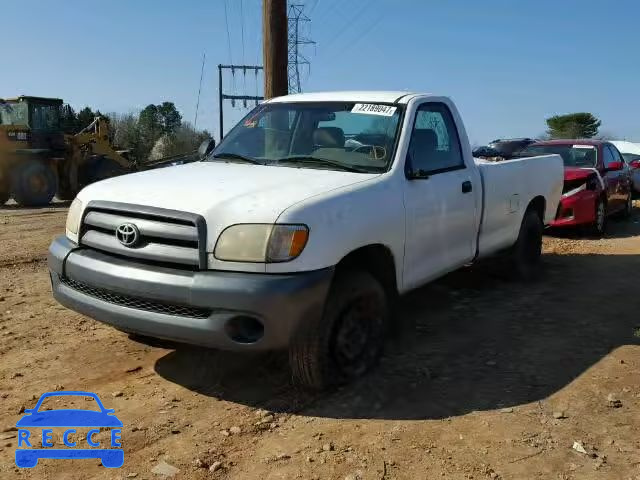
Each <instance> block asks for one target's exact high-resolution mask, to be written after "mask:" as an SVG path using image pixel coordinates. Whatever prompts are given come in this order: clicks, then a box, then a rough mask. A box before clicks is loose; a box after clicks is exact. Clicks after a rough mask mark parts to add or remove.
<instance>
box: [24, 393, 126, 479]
mask: <svg viewBox="0 0 640 480" xmlns="http://www.w3.org/2000/svg"><path fill="white" fill-rule="evenodd" d="M56 396H78V397H84V398H92V399H93V400H95V402H96V404H97V406H98V407H99V408H100V411H95V410H83V409H60V410H43V411H39V409H40V407H41V405H42V402H43V401H44V400H45V399H47V398H49V397H56ZM114 412H115V410H113V409H108V408H104V405H103V404H102V402H101V401H100V398H99V397H98V396H97V395H96V394H95V393H91V392H76V391H68V392H48V393H45V394H43V395H42V396H41V397H40V399H39V400H38V403H37V404H36V406H35V407H34V408H32V409H28V410H25V415H24V416H23V417H22V418H21V419H20V420H18V423H16V427H18V448H17V449H16V465H17V466H18V467H20V468H33V467H35V466H36V465H37V464H38V460H39V459H41V458H55V459H86V458H99V459H100V460H101V461H102V465H103V466H105V467H107V468H119V467H121V466H122V465H123V463H124V451H123V449H122V445H121V444H120V433H121V428H122V422H121V421H120V420H119V419H118V417H116V416H115V415H114ZM100 427H106V428H109V429H110V430H111V442H110V446H111V448H100V447H102V445H101V444H100V442H98V441H96V439H95V438H94V436H95V435H97V434H98V433H100ZM34 428H37V429H42V439H41V440H42V441H41V447H42V448H38V447H39V445H38V443H39V442H38V441H39V438H38V437H37V436H36V435H35V432H34V431H33V430H30V429H34ZM52 428H64V429H65V430H64V433H63V435H62V438H63V443H64V445H65V447H67V448H53V447H54V445H53V443H52V434H53V430H52ZM76 428H89V429H90V430H89V431H88V432H87V434H86V444H87V446H88V447H92V448H80V447H81V445H78V444H79V443H81V442H79V441H76V442H72V441H71V440H70V438H69V436H70V435H72V434H76V433H77V431H76ZM26 447H28V448H26Z"/></svg>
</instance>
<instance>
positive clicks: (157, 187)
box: [78, 162, 378, 240]
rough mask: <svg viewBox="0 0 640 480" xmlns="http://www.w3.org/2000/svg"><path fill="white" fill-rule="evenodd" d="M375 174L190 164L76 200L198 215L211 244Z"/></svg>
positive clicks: (99, 188)
mask: <svg viewBox="0 0 640 480" xmlns="http://www.w3.org/2000/svg"><path fill="white" fill-rule="evenodd" d="M377 176H378V174H364V173H352V172H342V171H336V170H320V169H311V168H291V167H289V166H287V167H275V166H262V165H250V164H241V163H224V162H195V163H190V164H187V165H179V166H174V167H167V168H159V169H155V170H149V171H146V172H139V173H132V174H128V175H123V176H121V177H115V178H110V179H107V180H103V181H101V182H97V183H94V184H92V185H89V186H88V187H86V188H85V189H83V190H82V192H80V194H79V195H78V198H79V199H80V201H82V203H83V204H84V205H85V206H86V204H87V203H88V202H90V201H92V200H104V201H112V202H121V203H131V204H134V205H146V206H152V207H159V208H168V209H173V210H180V211H184V212H192V213H196V214H199V215H202V216H203V217H204V218H205V220H206V221H207V225H208V229H209V235H208V237H209V238H213V239H214V240H215V238H216V236H214V235H211V234H217V233H218V231H221V230H222V229H224V228H225V227H227V226H229V225H232V224H235V223H274V222H275V221H276V220H277V219H278V217H279V216H280V214H281V213H282V212H283V211H284V210H285V209H287V208H288V207H290V206H292V205H294V204H296V203H298V202H301V201H303V200H306V199H308V198H310V197H312V196H314V195H318V194H322V193H325V192H328V191H330V190H334V189H336V188H341V187H345V186H348V185H351V184H354V183H359V182H363V181H366V180H369V179H371V178H375V177H377Z"/></svg>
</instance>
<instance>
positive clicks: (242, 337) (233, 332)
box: [225, 316, 264, 343]
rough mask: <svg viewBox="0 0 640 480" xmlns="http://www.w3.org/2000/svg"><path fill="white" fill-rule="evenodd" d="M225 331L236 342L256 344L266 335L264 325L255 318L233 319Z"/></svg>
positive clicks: (241, 317)
mask: <svg viewBox="0 0 640 480" xmlns="http://www.w3.org/2000/svg"><path fill="white" fill-rule="evenodd" d="M225 331H226V332H227V335H228V336H229V338H230V339H231V340H233V341H234V342H237V343H256V342H257V341H258V340H260V339H261V338H262V337H263V335H264V325H262V323H261V322H260V321H259V320H257V319H255V318H253V317H248V316H240V317H233V318H232V319H231V320H229V321H228V322H227V324H226V325H225Z"/></svg>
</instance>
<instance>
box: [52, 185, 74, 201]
mask: <svg viewBox="0 0 640 480" xmlns="http://www.w3.org/2000/svg"><path fill="white" fill-rule="evenodd" d="M77 194H78V192H77V191H75V190H73V189H71V187H69V186H68V185H66V186H62V185H60V186H59V187H58V193H56V197H58V199H60V200H73V199H74V198H76V195H77Z"/></svg>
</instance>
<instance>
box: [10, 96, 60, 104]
mask: <svg viewBox="0 0 640 480" xmlns="http://www.w3.org/2000/svg"><path fill="white" fill-rule="evenodd" d="M4 101H5V102H35V103H49V104H52V105H62V103H63V101H62V99H61V98H52V97H34V96H30V95H20V96H18V97H15V98H5V99H4Z"/></svg>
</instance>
